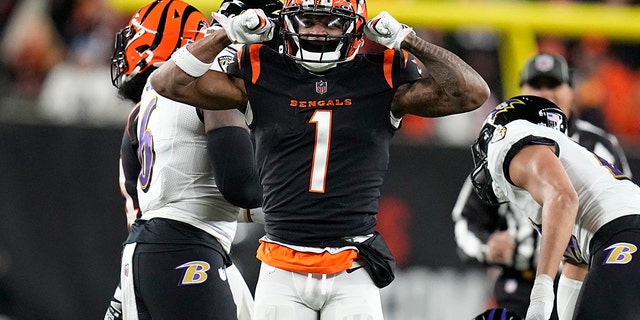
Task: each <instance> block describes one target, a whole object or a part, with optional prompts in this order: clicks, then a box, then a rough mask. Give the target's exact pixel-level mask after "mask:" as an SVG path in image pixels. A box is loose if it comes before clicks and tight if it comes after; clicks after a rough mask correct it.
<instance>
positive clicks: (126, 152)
mask: <svg viewBox="0 0 640 320" xmlns="http://www.w3.org/2000/svg"><path fill="white" fill-rule="evenodd" d="M139 111H140V104H136V106H135V107H134V108H133V109H132V110H131V113H129V118H128V119H127V125H126V127H125V129H124V134H123V135H122V143H121V144H120V161H119V169H120V170H119V171H120V177H119V179H118V180H119V184H120V193H121V194H122V197H123V198H124V200H125V205H124V210H125V214H126V217H127V227H130V226H131V224H133V222H134V221H135V219H137V218H139V214H140V207H139V204H138V190H137V183H138V175H139V174H140V170H142V165H141V164H140V160H139V159H138V154H137V151H138V144H139V142H138V138H137V133H136V127H137V123H138V112H139Z"/></svg>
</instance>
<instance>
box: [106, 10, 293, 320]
mask: <svg viewBox="0 0 640 320" xmlns="http://www.w3.org/2000/svg"><path fill="white" fill-rule="evenodd" d="M249 5H256V6H261V7H264V8H271V7H272V6H278V5H280V6H281V4H280V2H278V1H277V0H274V1H269V2H252V3H249ZM246 8H247V4H246V3H244V2H241V1H237V0H232V1H227V2H223V4H222V5H221V7H220V9H219V12H220V13H222V14H225V15H228V16H233V15H234V14H239V13H240V12H242V11H243V10H245V9H246ZM207 27H209V23H208V22H207V19H206V18H205V17H204V15H203V14H202V13H200V12H199V11H198V10H197V9H195V8H194V7H193V6H191V5H189V4H187V3H185V2H182V1H178V0H169V1H165V0H162V1H153V2H151V3H149V4H148V5H146V6H144V7H143V8H141V9H140V10H138V11H137V12H136V13H135V14H134V16H133V17H132V19H131V21H130V23H129V25H128V26H126V27H125V28H123V29H122V30H121V31H120V32H119V33H117V34H116V43H115V50H114V55H113V59H112V81H113V84H114V85H115V86H116V87H117V88H118V92H119V94H120V95H121V96H122V97H123V98H125V99H129V100H131V101H132V102H135V103H137V104H136V106H135V107H134V109H133V110H132V112H131V115H130V117H129V121H128V123H127V127H126V130H125V134H124V136H123V141H122V146H121V163H120V164H121V165H120V168H121V171H120V173H121V176H120V182H121V190H122V194H123V196H124V198H125V200H126V205H125V208H126V213H127V221H128V225H129V226H130V228H131V229H130V235H129V237H128V239H127V240H126V242H125V243H126V246H125V250H124V254H123V265H122V275H121V280H122V282H121V285H122V286H118V289H117V290H116V293H115V295H114V297H113V299H112V301H111V303H110V306H109V308H108V311H107V313H106V315H105V319H121V318H122V317H123V316H124V318H125V319H138V318H148V317H153V318H156V317H158V315H162V316H167V317H170V318H181V317H188V318H211V317H216V319H251V317H252V312H253V298H252V296H251V292H250V291H249V289H248V287H247V285H246V283H245V281H244V279H243V277H242V275H241V274H240V272H239V271H238V269H237V268H236V267H235V266H234V265H233V264H231V261H230V258H229V251H230V246H231V241H232V240H233V236H234V234H235V228H236V223H237V222H236V220H237V221H241V222H250V221H252V220H256V222H260V221H261V215H260V213H261V211H260V210H255V209H251V210H247V209H239V208H238V207H237V206H242V207H245V208H255V207H259V206H260V204H261V203H262V190H261V187H260V185H259V184H258V181H257V175H256V172H255V164H254V163H253V147H252V144H251V140H250V138H249V135H248V130H247V128H246V124H245V123H244V118H243V117H242V115H241V114H240V113H239V112H238V111H236V110H228V111H202V110H196V109H194V108H192V107H190V106H185V105H183V104H181V103H179V102H175V101H171V100H169V99H165V98H162V97H156V94H155V93H154V91H153V88H151V86H150V85H148V84H147V79H148V77H149V75H150V74H151V73H152V72H153V71H154V70H155V69H156V68H157V67H158V66H159V65H160V64H162V63H164V62H165V61H166V60H167V59H169V57H170V56H171V54H172V53H173V52H174V51H175V50H176V49H178V48H179V47H181V46H183V45H186V44H188V43H190V42H193V41H195V40H197V39H199V38H201V37H203V36H204V34H205V31H206V30H207ZM233 55H235V49H234V48H232V47H229V48H225V50H224V51H223V52H221V53H220V54H219V55H218V56H217V57H216V61H217V62H218V63H216V64H215V65H212V68H213V69H215V70H222V71H224V68H225V67H226V65H227V64H228V61H231V59H232V57H233ZM207 153H208V155H207ZM210 158H211V159H210ZM232 203H233V204H232ZM236 205H237V206H236ZM252 218H253V219H252ZM227 280H228V284H227ZM134 283H135V284H134ZM232 298H233V299H232ZM234 301H235V303H234ZM236 305H237V308H236ZM236 309H237V313H236Z"/></svg>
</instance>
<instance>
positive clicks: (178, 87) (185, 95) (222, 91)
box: [151, 9, 274, 110]
mask: <svg viewBox="0 0 640 320" xmlns="http://www.w3.org/2000/svg"><path fill="white" fill-rule="evenodd" d="M213 15H214V16H215V19H216V20H217V21H218V22H219V23H220V24H221V25H222V28H221V29H217V30H213V29H210V32H209V35H207V36H206V37H204V38H202V39H200V40H198V41H196V42H194V43H192V44H190V45H187V46H184V47H182V48H180V49H178V50H177V51H176V52H175V53H174V54H173V55H172V56H171V59H169V61H167V62H166V63H164V64H163V65H162V66H161V67H160V68H158V70H156V72H154V74H152V75H151V84H152V85H153V87H154V89H155V90H156V91H158V93H159V94H161V95H163V96H165V97H168V98H170V99H173V100H177V101H180V102H184V103H186V104H190V105H192V106H196V107H199V108H202V109H208V110H223V109H235V108H238V109H240V110H244V109H243V108H244V107H245V106H246V101H247V99H246V92H245V90H244V88H243V87H242V86H238V82H234V81H233V80H231V79H230V78H229V77H228V76H227V75H226V74H224V73H222V72H217V71H210V70H209V68H210V67H211V64H212V63H213V61H214V59H215V57H216V56H217V55H218V54H219V53H220V52H221V51H222V50H223V49H224V48H225V47H227V46H228V45H230V44H231V43H243V44H248V43H257V42H264V41H268V40H270V39H271V38H272V37H273V32H274V25H273V23H272V22H271V20H269V19H268V18H267V16H266V15H265V13H264V12H263V11H262V10H260V9H248V10H246V11H244V12H243V13H242V14H240V15H237V16H234V17H232V18H228V17H226V16H224V15H222V14H219V13H216V12H214V13H213Z"/></svg>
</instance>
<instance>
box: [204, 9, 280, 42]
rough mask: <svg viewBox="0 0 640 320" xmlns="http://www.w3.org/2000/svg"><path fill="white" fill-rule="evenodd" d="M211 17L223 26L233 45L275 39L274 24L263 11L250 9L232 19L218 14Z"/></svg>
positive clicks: (215, 13) (214, 13)
mask: <svg viewBox="0 0 640 320" xmlns="http://www.w3.org/2000/svg"><path fill="white" fill-rule="evenodd" d="M211 15H212V16H213V17H214V18H215V19H216V21H218V22H219V23H220V25H222V27H223V28H224V30H225V31H226V32H227V37H228V38H229V40H231V42H233V43H259V42H266V41H269V40H271V38H273V30H274V25H273V22H271V20H269V18H268V17H267V15H266V14H265V13H264V11H262V9H248V10H246V11H245V12H243V13H242V14H239V15H237V16H234V17H231V18H229V17H227V16H225V15H223V14H220V13H217V12H213V13H211Z"/></svg>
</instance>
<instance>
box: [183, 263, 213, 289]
mask: <svg viewBox="0 0 640 320" xmlns="http://www.w3.org/2000/svg"><path fill="white" fill-rule="evenodd" d="M178 269H184V274H183V276H182V281H180V285H181V286H185V285H190V284H200V283H203V282H205V281H207V277H208V276H207V271H209V269H211V266H210V265H209V263H207V262H205V261H190V262H187V263H185V264H183V265H181V266H178V267H176V270H178Z"/></svg>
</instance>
